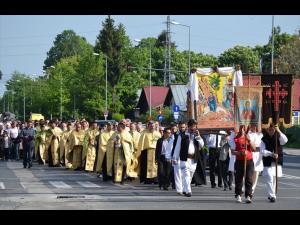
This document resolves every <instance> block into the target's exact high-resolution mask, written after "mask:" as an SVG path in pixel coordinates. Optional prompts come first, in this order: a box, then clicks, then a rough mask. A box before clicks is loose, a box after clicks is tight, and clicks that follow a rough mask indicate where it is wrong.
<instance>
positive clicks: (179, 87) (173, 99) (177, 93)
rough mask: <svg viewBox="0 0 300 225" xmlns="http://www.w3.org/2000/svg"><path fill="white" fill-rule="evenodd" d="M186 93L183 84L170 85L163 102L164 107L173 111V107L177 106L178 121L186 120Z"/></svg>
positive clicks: (185, 87) (186, 90)
mask: <svg viewBox="0 0 300 225" xmlns="http://www.w3.org/2000/svg"><path fill="white" fill-rule="evenodd" d="M187 92H188V88H187V86H186V85H185V84H171V85H169V90H168V93H167V96H166V99H165V102H164V106H168V107H170V108H171V109H173V107H174V105H177V106H179V117H178V121H182V120H187V101H186V100H187Z"/></svg>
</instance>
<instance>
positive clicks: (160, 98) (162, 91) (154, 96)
mask: <svg viewBox="0 0 300 225" xmlns="http://www.w3.org/2000/svg"><path fill="white" fill-rule="evenodd" d="M168 90H169V88H168V87H160V86H151V108H155V107H158V106H160V105H163V104H164V102H165V99H166V96H167V94H168ZM144 92H145V95H146V98H147V103H148V106H149V105H150V104H149V103H150V86H146V87H144Z"/></svg>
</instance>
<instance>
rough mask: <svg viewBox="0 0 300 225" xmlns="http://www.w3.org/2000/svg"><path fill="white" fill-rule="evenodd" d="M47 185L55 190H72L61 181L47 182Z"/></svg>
mask: <svg viewBox="0 0 300 225" xmlns="http://www.w3.org/2000/svg"><path fill="white" fill-rule="evenodd" d="M49 183H50V184H51V185H52V186H54V187H56V188H63V189H67V188H72V187H71V186H70V185H67V184H66V183H65V182H63V181H49Z"/></svg>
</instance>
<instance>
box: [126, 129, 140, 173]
mask: <svg viewBox="0 0 300 225" xmlns="http://www.w3.org/2000/svg"><path fill="white" fill-rule="evenodd" d="M129 133H130V135H131V136H132V139H133V148H134V153H133V164H132V166H131V174H132V176H131V178H136V177H137V176H138V175H139V174H140V171H139V160H138V158H137V157H136V153H137V150H138V146H139V140H140V136H141V134H140V132H138V131H137V130H136V123H131V124H130V132H129Z"/></svg>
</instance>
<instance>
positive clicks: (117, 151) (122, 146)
mask: <svg viewBox="0 0 300 225" xmlns="http://www.w3.org/2000/svg"><path fill="white" fill-rule="evenodd" d="M133 151H134V148H133V141H132V137H131V135H130V134H129V132H128V131H126V130H124V131H122V132H121V133H119V132H115V133H114V134H113V135H112V136H111V137H110V139H109V141H108V144H107V146H106V157H107V158H106V159H107V174H108V175H111V174H112V167H114V177H115V179H114V180H115V182H121V180H122V173H123V172H125V173H126V175H127V176H130V177H131V174H130V172H131V171H130V170H131V164H132V157H133ZM124 165H126V171H123V166H124Z"/></svg>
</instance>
